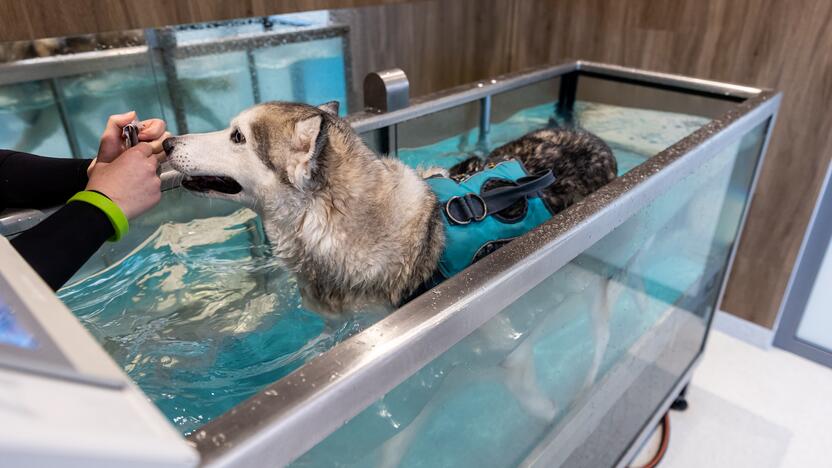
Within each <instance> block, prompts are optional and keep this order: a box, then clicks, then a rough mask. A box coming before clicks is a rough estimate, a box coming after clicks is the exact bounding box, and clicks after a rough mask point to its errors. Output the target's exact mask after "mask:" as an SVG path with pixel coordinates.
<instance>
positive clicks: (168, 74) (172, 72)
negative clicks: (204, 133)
mask: <svg viewBox="0 0 832 468" xmlns="http://www.w3.org/2000/svg"><path fill="white" fill-rule="evenodd" d="M154 42H155V44H154V47H155V48H158V49H159V52H160V54H159V55H160V57H161V59H162V72H163V73H164V75H165V83H166V84H167V87H168V93H169V94H170V103H171V105H172V106H173V115H174V117H175V118H176V129H177V130H178V131H179V133H180V134H184V133H188V116H187V114H186V112H185V102H184V100H183V99H182V96H183V93H184V91H183V90H182V85H181V83H179V74H178V73H177V71H176V57H175V56H174V51H175V50H176V33H175V31H174V29H173V28H171V27H166V28H159V29H157V30H156V40H155V41H154Z"/></svg>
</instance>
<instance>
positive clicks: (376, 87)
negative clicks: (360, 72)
mask: <svg viewBox="0 0 832 468" xmlns="http://www.w3.org/2000/svg"><path fill="white" fill-rule="evenodd" d="M408 105H410V82H409V81H408V80H407V75H406V74H405V73H404V71H403V70H402V69H400V68H391V69H389V70H382V71H378V72H372V73H368V74H367V76H366V77H364V107H365V109H366V110H367V111H369V112H376V113H383V112H392V111H394V110H399V109H403V108H405V107H407V106H408ZM397 132H398V128H397V126H396V125H390V126H388V127H387V128H386V131H385V132H383V136H382V141H381V152H382V153H386V154H388V155H390V156H396V155H397V154H398V141H397Z"/></svg>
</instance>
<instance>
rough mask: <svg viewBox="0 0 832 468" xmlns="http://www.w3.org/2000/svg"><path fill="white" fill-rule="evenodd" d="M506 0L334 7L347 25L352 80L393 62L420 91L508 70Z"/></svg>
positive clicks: (416, 91) (414, 93)
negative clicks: (358, 7)
mask: <svg viewBox="0 0 832 468" xmlns="http://www.w3.org/2000/svg"><path fill="white" fill-rule="evenodd" d="M508 6H509V2H508V1H506V0H455V1H452V2H440V1H433V2H416V3H407V4H402V5H387V6H383V7H368V8H360V9H355V10H338V11H335V12H334V13H333V16H334V18H335V19H337V20H338V21H339V22H343V23H346V24H348V25H349V26H350V46H351V49H352V52H353V53H352V58H351V59H352V69H353V73H352V75H353V83H354V85H355V86H357V87H358V89H359V90H360V87H361V83H362V81H363V79H364V76H365V75H366V74H367V73H368V72H371V71H378V70H383V69H386V68H392V67H398V68H401V69H403V70H404V71H405V72H406V73H407V75H408V77H409V78H410V86H411V96H419V95H423V94H427V93H430V92H434V91H438V90H442V89H446V88H449V87H452V86H456V85H460V84H464V83H469V82H472V81H476V80H478V79H483V78H487V77H491V76H495V75H499V74H502V73H506V72H508V71H509V66H510V64H509V60H508V57H509V56H510V55H511V50H510V40H511V34H510V31H509V28H510V27H511V26H512V24H511V22H509V21H505V11H507V10H508Z"/></svg>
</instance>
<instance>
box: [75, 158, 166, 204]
mask: <svg viewBox="0 0 832 468" xmlns="http://www.w3.org/2000/svg"><path fill="white" fill-rule="evenodd" d="M158 165H159V160H158V159H157V158H156V157H154V154H153V146H152V145H151V144H150V143H146V142H143V143H139V144H138V145H136V146H134V147H132V148H130V149H128V150H127V151H124V152H123V153H121V154H119V155H116V157H115V158H114V160H113V162H109V163H105V162H101V163H99V164H96V165H95V166H93V167H91V168H90V177H89V182H88V183H87V187H86V190H95V191H97V192H101V193H103V194H104V195H106V196H107V197H109V198H110V200H112V201H113V202H114V203H115V204H116V205H118V207H119V208H121V211H122V212H123V213H124V215H125V216H127V219H133V218H135V217H136V216H139V215H140V214H142V213H144V212H145V211H147V210H149V209H150V208H153V207H154V206H155V205H156V204H157V203H159V200H160V199H161V197H162V192H161V191H160V187H161V184H162V182H161V181H160V180H159V176H158V175H156V168H157V167H158Z"/></svg>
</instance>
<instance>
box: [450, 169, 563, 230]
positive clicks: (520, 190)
mask: <svg viewBox="0 0 832 468" xmlns="http://www.w3.org/2000/svg"><path fill="white" fill-rule="evenodd" d="M554 182H555V176H554V174H552V171H551V170H547V171H545V172H540V173H538V174H535V175H532V176H526V177H521V178H519V179H517V185H509V186H504V187H497V188H493V189H491V190H486V191H484V192H482V193H480V194H479V195H478V194H475V193H469V194H466V195H465V196H462V197H460V196H454V197H451V198H450V199H449V200H448V202H447V203H446V204H445V215H446V216H447V217H448V219H449V220H450V221H451V222H452V223H454V224H468V223H470V222H471V221H482V220H483V219H485V217H486V216H488V215H489V214H494V213H499V212H500V211H502V210H504V209H506V208H508V207H510V206H511V205H514V204H515V203H517V202H518V201H519V200H522V199H525V198H526V197H528V196H537V194H538V192H540V191H541V190H543V189H545V188H546V187H548V186H550V185H552V184H553V183H554Z"/></svg>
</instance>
